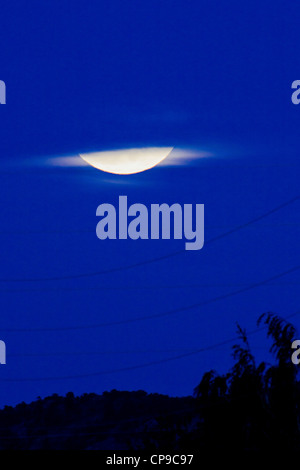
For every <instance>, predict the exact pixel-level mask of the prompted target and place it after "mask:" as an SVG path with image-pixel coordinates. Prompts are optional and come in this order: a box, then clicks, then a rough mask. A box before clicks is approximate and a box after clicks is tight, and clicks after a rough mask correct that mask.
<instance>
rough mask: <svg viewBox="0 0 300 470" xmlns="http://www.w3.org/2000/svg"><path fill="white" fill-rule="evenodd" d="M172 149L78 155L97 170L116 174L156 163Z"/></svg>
mask: <svg viewBox="0 0 300 470" xmlns="http://www.w3.org/2000/svg"><path fill="white" fill-rule="evenodd" d="M172 150H173V147H146V148H136V149H124V150H110V151H106V152H93V153H83V154H80V156H81V158H82V159H83V160H84V161H85V162H87V163H89V164H90V165H92V166H93V167H95V168H98V170H102V171H107V172H108V173H115V174H117V175H131V174H132V173H140V172H141V171H145V170H149V169H150V168H153V167H154V166H156V165H158V163H160V162H162V161H163V160H164V159H165V158H167V156H168V155H169V154H170V153H171V151H172Z"/></svg>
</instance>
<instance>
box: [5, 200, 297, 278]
mask: <svg viewBox="0 0 300 470" xmlns="http://www.w3.org/2000/svg"><path fill="white" fill-rule="evenodd" d="M298 199H299V196H296V197H294V198H292V199H290V200H288V201H286V202H284V203H282V204H280V205H279V206H276V207H275V208H273V209H271V210H269V211H268V212H265V213H264V214H262V215H260V216H258V217H255V218H254V219H251V220H250V221H248V222H246V223H244V224H241V225H239V226H237V227H235V228H233V229H231V230H229V231H227V232H224V233H221V234H220V235H217V236H216V237H213V238H211V239H210V240H208V241H206V242H205V244H206V245H207V244H209V243H213V242H215V241H217V240H221V239H222V238H225V237H227V236H228V235H232V234H233V233H235V232H238V231H239V230H242V229H243V228H246V227H248V226H249V225H251V224H254V223H256V222H259V221H260V220H262V219H264V218H265V217H268V216H269V215H271V214H274V213H275V212H277V211H279V210H281V209H283V208H284V207H286V206H288V205H290V204H293V203H294V202H296V201H297V200H298ZM184 252H185V250H184V249H182V250H177V251H174V252H172V253H168V254H166V255H162V256H158V257H156V258H152V259H149V260H144V261H138V262H136V263H133V264H129V265H126V266H119V267H115V268H109V269H105V270H102V271H95V272H91V273H82V274H73V275H65V276H53V277H38V278H15V279H8V278H2V279H0V282H44V281H62V280H66V279H81V278H85V277H94V276H99V275H101V274H109V273H114V272H119V271H125V270H127V269H133V268H137V267H140V266H144V265H147V264H152V263H156V262H158V261H163V260H166V259H169V258H172V257H173V256H177V255H179V254H181V253H184Z"/></svg>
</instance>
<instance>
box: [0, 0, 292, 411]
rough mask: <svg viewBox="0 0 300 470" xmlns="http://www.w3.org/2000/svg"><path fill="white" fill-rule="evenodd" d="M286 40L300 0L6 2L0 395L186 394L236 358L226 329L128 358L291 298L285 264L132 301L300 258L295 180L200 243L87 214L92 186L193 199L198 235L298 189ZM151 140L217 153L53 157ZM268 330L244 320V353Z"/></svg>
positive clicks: (13, 398) (154, 199)
mask: <svg viewBox="0 0 300 470" xmlns="http://www.w3.org/2000/svg"><path fill="white" fill-rule="evenodd" d="M299 43H300V30H299V5H298V2H296V1H295V0H294V1H291V0H289V1H279V0H272V1H271V0H260V1H258V0H252V1H251V2H250V1H248V2H241V1H235V0H233V1H224V0H197V1H184V2H183V1H176V2H175V1H170V0H164V1H163V2H162V1H160V2H157V1H155V0H151V1H148V0H143V1H142V2H129V1H124V0H123V1H116V0H110V1H92V0H90V1H89V2H78V1H77V2H67V1H65V0H60V1H57V0H52V1H51V2H50V1H43V2H40V1H36V0H31V1H30V2H25V1H11V2H8V1H4V2H2V3H1V26H0V44H1V47H0V79H1V80H4V81H5V83H6V87H7V104H6V105H5V106H1V107H0V158H1V160H0V213H1V227H0V242H1V262H0V281H1V282H0V312H1V321H0V339H2V340H4V341H5V342H6V345H7V365H5V366H0V379H1V380H2V383H1V388H0V406H3V405H5V404H15V403H17V402H20V401H22V400H24V401H26V402H27V401H31V400H33V399H35V398H36V397H37V396H42V397H43V396H46V395H49V394H52V393H54V392H56V393H59V394H65V393H66V392H68V391H70V390H72V391H73V392H74V393H75V394H81V393H84V392H96V393H101V392H102V391H104V390H111V389H113V388H117V389H122V390H137V389H145V390H146V391H149V392H160V393H168V394H170V395H185V394H190V393H192V391H193V388H194V387H195V386H196V385H197V383H198V382H199V380H200V378H201V375H202V374H203V373H204V372H205V371H207V370H210V369H217V370H218V371H220V372H224V371H226V370H227V369H228V367H230V366H231V365H232V360H231V356H230V348H231V345H232V344H227V345H226V346H225V345H224V346H222V347H221V346H220V347H218V348H214V349H209V350H206V351H203V352H202V353H199V354H195V355H191V356H187V357H185V358H178V359H174V360H171V361H169V362H162V363H160V364H152V365H149V366H147V367H140V368H134V366H139V365H143V364H149V363H152V362H156V361H160V360H162V361H164V360H165V359H167V358H174V357H176V356H180V355H181V354H185V353H187V352H189V351H195V350H197V349H200V348H207V347H209V346H211V345H213V344H216V343H219V342H222V341H224V340H226V339H230V338H234V337H235V334H236V322H237V321H238V322H239V323H241V325H242V326H244V327H246V328H247V329H248V330H249V331H251V330H254V329H255V328H256V320H257V317H258V316H259V315H260V314H261V313H263V312H265V311H274V312H277V313H278V314H279V315H282V316H288V315H291V314H293V313H295V312H297V311H298V310H299V309H300V304H299V294H298V292H299V285H300V271H297V270H295V271H294V272H292V273H290V274H288V275H286V276H283V277H280V278H278V279H275V280H273V281H270V282H269V283H265V284H263V285H261V286H257V287H256V288H253V289H250V290H248V291H244V292H241V293H239V294H237V295H233V296H228V297H226V298H223V299H222V298H221V299H219V300H216V301H214V302H211V303H207V305H202V306H198V307H195V308H191V309H185V310H181V311H178V312H176V313H175V312H173V313H172V314H170V315H165V316H158V317H157V318H148V319H144V320H143V319H142V318H143V317H147V316H148V317H149V316H150V317H151V316H153V315H155V314H163V313H166V312H172V311H173V310H175V309H180V308H185V307H188V306H191V305H193V304H198V303H201V302H202V303H205V302H206V301H208V300H209V299H215V298H217V297H222V296H224V297H225V294H228V293H231V292H236V291H238V290H242V289H243V288H246V287H247V286H250V285H252V284H255V283H259V282H261V281H264V280H266V279H269V278H272V277H273V276H276V275H278V274H281V273H284V272H285V271H288V270H290V269H292V268H294V267H297V266H298V265H299V264H300V261H299V235H300V224H299V218H298V214H299V208H300V201H299V200H298V201H295V202H293V203H291V204H288V205H286V206H285V207H283V208H282V209H281V210H278V211H276V212H274V213H272V214H270V215H269V216H268V217H265V218H263V219H261V220H260V221H258V222H256V223H253V224H250V225H248V226H246V227H245V228H243V229H241V230H238V231H236V232H234V233H232V234H229V235H227V236H225V237H223V238H220V239H219V240H216V241H215V242H214V243H207V244H205V246H204V248H203V249H202V250H200V251H184V242H183V241H180V240H179V241H178V240H177V241H172V240H163V241H157V240H138V241H131V240H126V241H120V240H116V241H114V240H111V241H108V240H107V241H100V240H98V239H97V237H96V234H95V228H96V223H97V219H96V216H95V213H96V208H97V206H98V205H99V204H101V203H104V202H109V203H112V204H117V201H118V197H119V195H127V196H128V200H129V203H130V204H131V203H135V202H140V203H143V204H146V205H148V206H149V205H150V204H151V203H163V202H166V203H169V204H171V203H174V202H177V203H180V204H184V203H192V204H196V203H204V204H205V239H206V241H208V240H209V239H212V238H214V237H217V236H218V235H219V234H222V233H225V232H228V231H230V230H231V229H233V228H235V227H238V226H240V225H242V224H246V223H247V222H249V221H251V220H252V219H255V218H256V217H258V216H260V215H262V214H265V213H267V212H268V211H271V210H272V209H273V208H276V207H277V206H280V205H281V204H282V203H284V202H286V201H289V200H291V199H292V198H294V197H296V196H298V195H299V194H300V189H299V170H300V163H299V149H300V142H299V125H300V105H299V106H295V105H293V104H292V102H291V94H292V90H291V84H292V82H293V81H294V80H296V79H300V67H299V54H298V52H297V47H298V45H299ZM147 145H150V146H158V145H168V146H178V147H183V148H187V149H194V150H195V149H196V150H199V151H205V152H208V153H210V154H211V155H212V156H211V157H209V158H205V159H199V160H197V161H193V162H192V163H187V164H186V165H183V166H174V167H173V166H158V167H156V168H154V169H152V170H149V171H147V172H145V173H141V174H137V175H131V176H114V175H110V174H108V173H103V172H100V171H98V170H96V169H94V168H92V167H80V166H79V167H61V168H57V167H51V166H49V165H48V164H47V160H48V159H49V158H50V157H53V156H63V155H76V154H78V153H79V152H87V151H92V150H95V151H97V150H101V149H112V148H123V147H132V146H147ZM177 251H181V253H179V254H177V255H174V256H170V257H168V258H166V259H164V260H160V261H157V262H153V263H145V264H141V265H140V266H138V267H133V268H130V269H124V270H119V271H114V268H119V267H126V266H128V265H132V264H136V263H140V262H144V261H147V260H152V259H154V258H159V257H162V256H165V255H168V254H172V253H173V252H177ZM110 269H111V270H112V272H106V273H103V274H99V275H95V276H83V277H77V278H76V276H78V275H84V274H89V273H95V272H99V271H100V272H101V271H107V270H110ZM64 277H66V278H68V277H70V278H69V279H57V280H48V281H47V280H44V281H28V279H32V278H34V279H40V278H42V279H43V278H64ZM22 280H23V281H22ZM16 281H18V282H16ZM132 319H135V320H138V319H139V320H140V321H133V322H131V321H130V320H132ZM128 320H129V321H128ZM118 322H119V324H117V323H118ZM293 322H294V323H295V325H296V326H298V327H300V315H299V316H298V317H297V316H295V317H294V318H293ZM105 323H111V324H110V325H103V324H105ZM93 325H95V326H94V327H93ZM69 327H70V328H73V327H75V329H64V328H69ZM77 327H84V328H77ZM89 327H90V328H89ZM47 328H48V329H51V328H53V329H54V330H53V331H45V330H47ZM16 329H20V330H22V329H23V330H25V331H9V330H16ZM39 329H40V330H41V331H34V330H39ZM268 344H269V343H268V342H267V340H266V339H265V335H264V334H263V333H259V334H254V335H252V336H251V345H252V346H253V348H254V350H255V352H256V353H257V356H258V358H262V357H264V358H267V359H268V358H269V356H268V354H267V349H268ZM130 367H133V368H132V369H131V370H123V371H122V370H119V369H126V368H130ZM102 372H105V373H102ZM98 373H101V374H99V375H97V374H98ZM76 376H79V377H76ZM32 379H49V380H32Z"/></svg>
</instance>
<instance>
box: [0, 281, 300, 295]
mask: <svg viewBox="0 0 300 470" xmlns="http://www.w3.org/2000/svg"><path fill="white" fill-rule="evenodd" d="M299 285H300V282H296V281H295V282H284V283H282V282H278V283H270V284H268V287H285V286H299ZM244 286H248V284H246V283H236V282H231V283H224V282H222V283H203V284H170V285H166V284H165V285H164V284H156V285H143V286H103V285H101V286H92V287H90V286H84V287H78V286H76V287H63V286H59V287H39V288H33V289H0V292H5V293H9V292H58V291H63V292H68V291H70V292H74V291H75V292H77V291H98V290H100V291H101V290H104V291H108V290H113V291H115V290H123V291H127V290H129V291H130V290H133V291H139V290H141V291H142V290H156V289H157V290H165V289H169V290H171V289H199V288H207V287H244Z"/></svg>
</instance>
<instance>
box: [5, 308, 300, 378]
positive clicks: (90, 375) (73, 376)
mask: <svg viewBox="0 0 300 470" xmlns="http://www.w3.org/2000/svg"><path fill="white" fill-rule="evenodd" d="M299 314H300V310H298V311H297V312H295V313H293V314H291V315H288V316H287V317H285V319H288V318H292V317H294V316H296V315H299ZM266 329H267V326H263V327H260V328H256V329H255V330H252V331H250V332H248V333H247V335H248V336H250V335H254V334H257V333H259V332H261V331H263V330H266ZM237 339H239V338H238V337H237V336H235V337H234V338H230V339H226V340H224V341H220V342H219V343H215V344H212V345H210V346H207V347H205V348H199V349H196V350H194V351H190V352H186V353H183V354H179V355H177V356H173V357H168V358H165V359H159V360H157V361H151V362H147V363H144V364H137V365H134V366H128V367H121V368H117V369H108V370H104V371H100V372H94V373H89V374H78V375H69V376H59V377H27V378H26V377H25V378H16V379H1V381H2V382H41V381H53V380H71V379H84V378H89V377H98V376H101V375H107V374H115V373H119V372H127V371H132V370H137V369H144V368H146V367H151V366H155V365H160V364H166V363H168V362H172V361H177V360H179V359H185V358H187V357H191V356H194V355H197V354H200V353H202V352H205V351H210V350H211V349H215V348H218V347H220V346H225V345H227V344H230V343H232V342H234V341H237Z"/></svg>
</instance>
